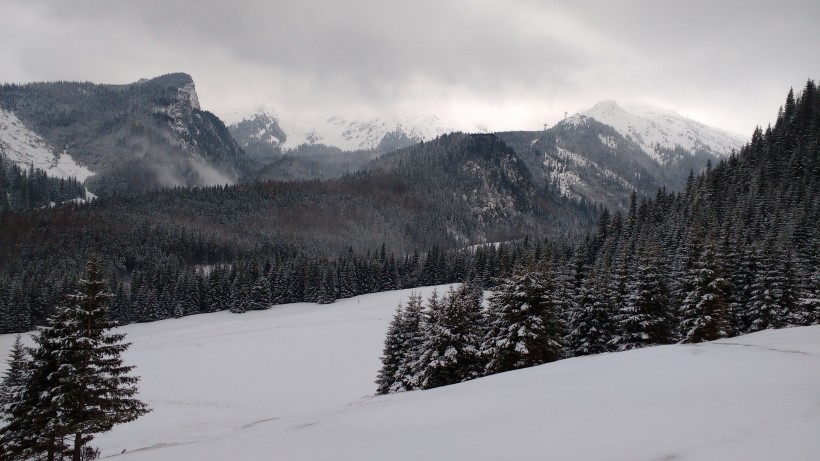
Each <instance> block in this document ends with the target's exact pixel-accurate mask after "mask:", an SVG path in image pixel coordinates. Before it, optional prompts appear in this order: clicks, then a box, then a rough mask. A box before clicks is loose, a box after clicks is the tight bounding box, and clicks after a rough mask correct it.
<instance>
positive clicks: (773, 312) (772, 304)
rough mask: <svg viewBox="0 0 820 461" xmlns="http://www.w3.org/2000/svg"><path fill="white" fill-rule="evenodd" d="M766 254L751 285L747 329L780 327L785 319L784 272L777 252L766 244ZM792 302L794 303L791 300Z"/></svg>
mask: <svg viewBox="0 0 820 461" xmlns="http://www.w3.org/2000/svg"><path fill="white" fill-rule="evenodd" d="M766 253H767V255H764V257H762V258H761V264H760V266H759V267H758V271H757V273H756V274H755V277H754V281H753V282H752V287H751V299H750V302H749V307H748V316H749V319H750V321H751V324H750V326H749V331H752V332H754V331H760V330H766V329H769V328H782V327H783V325H784V324H785V320H786V309H785V306H784V303H783V301H784V299H783V291H784V290H783V289H784V284H785V277H784V274H783V273H782V272H781V270H780V267H779V265H780V261H778V255H777V252H776V251H775V250H774V249H773V248H772V247H771V245H769V246H768V249H767V251H766ZM792 304H794V302H793V300H792Z"/></svg>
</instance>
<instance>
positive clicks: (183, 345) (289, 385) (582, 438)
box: [0, 287, 820, 461]
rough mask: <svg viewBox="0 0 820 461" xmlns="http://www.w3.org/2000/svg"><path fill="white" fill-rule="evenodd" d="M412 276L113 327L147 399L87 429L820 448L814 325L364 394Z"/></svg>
mask: <svg viewBox="0 0 820 461" xmlns="http://www.w3.org/2000/svg"><path fill="white" fill-rule="evenodd" d="M432 289H433V288H423V289H420V290H417V291H421V292H422V295H423V296H424V298H425V300H426V298H427V296H429V294H430V293H431V292H432ZM445 290H446V287H439V292H440V293H443V292H444V291H445ZM410 291H411V290H403V291H394V292H387V293H378V294H373V295H366V296H361V297H357V298H352V299H345V300H339V301H337V302H336V303H334V304H330V305H324V306H320V305H313V304H293V305H286V306H277V307H274V308H272V309H270V310H267V311H258V312H249V313H246V314H242V315H236V314H231V313H228V312H220V313H216V314H206V315H199V316H192V317H186V318H183V319H177V320H165V321H160V322H155V323H149V324H137V325H128V326H126V327H123V330H124V331H125V332H126V333H127V334H128V336H127V340H129V341H131V342H133V345H132V347H131V349H130V350H129V351H128V353H127V354H126V357H125V360H126V363H128V364H133V365H136V366H137V367H138V368H137V370H136V374H138V375H140V376H142V381H141V385H140V388H141V398H142V399H143V400H145V401H146V402H147V403H148V404H149V405H150V406H151V407H152V408H153V410H154V411H153V412H152V413H150V414H148V415H146V416H144V417H142V418H141V419H139V420H137V421H135V422H132V423H129V424H126V425H123V426H118V427H116V428H115V429H114V430H113V431H112V432H110V433H108V434H104V435H101V436H98V438H97V439H96V440H95V441H94V442H93V444H95V445H96V446H99V447H100V448H101V449H102V452H103V456H104V457H113V458H116V459H121V460H123V461H131V460H156V461H164V460H225V459H243V460H253V459H287V460H320V459H328V460H347V459H350V460H383V459H390V460H405V459H406V460H411V459H414V460H418V459H428V460H437V459H446V460H456V459H480V460H482V459H483V460H502V459H524V460H527V459H539V460H540V459H567V460H570V459H571V460H630V461H634V460H772V459H782V460H815V461H816V460H817V459H819V458H818V456H817V454H818V453H820V437H818V435H820V326H814V327H804V328H792V329H786V330H776V331H765V332H761V333H756V334H752V335H747V336H743V337H737V338H731V339H727V340H723V341H718V342H714V343H705V344H698V345H672V346H662V347H653V348H647V349H641V350H634V351H629V352H623V353H614V354H602V355H598V356H590V357H582V358H575V359H568V360H563V361H559V362H555V363H552V364H547V365H543V366H539V367H534V368H530V369H526V370H519V371H515V372H510V373H503V374H499V375H495V376H490V377H487V378H482V379H479V380H475V381H470V382H467V383H462V384H458V385H454V386H448V387H443V388H439V389H434V390H429V391H414V392H408V393H403V394H397V395H390V396H379V397H374V396H373V393H374V391H375V383H374V382H373V381H374V380H375V377H376V373H377V371H378V369H379V367H380V362H379V356H380V354H381V348H382V342H383V340H384V333H385V331H386V329H387V325H388V323H389V321H390V319H391V318H392V315H393V313H394V311H395V308H396V305H397V304H398V303H399V301H400V300H401V301H402V302H404V301H406V300H407V298H408V296H409V294H410ZM13 339H14V337H13V335H4V336H0V353H2V355H3V359H5V357H6V356H7V355H8V350H9V348H10V346H11V343H12V341H13ZM0 368H5V362H3V363H2V365H0ZM123 449H126V450H127V451H126V453H125V454H123V455H120V454H119V453H120V452H121V451H122V450H123Z"/></svg>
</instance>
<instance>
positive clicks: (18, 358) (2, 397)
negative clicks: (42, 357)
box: [0, 334, 29, 420]
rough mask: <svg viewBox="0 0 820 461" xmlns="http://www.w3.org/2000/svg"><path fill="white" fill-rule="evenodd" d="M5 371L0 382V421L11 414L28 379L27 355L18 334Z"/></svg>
mask: <svg viewBox="0 0 820 461" xmlns="http://www.w3.org/2000/svg"><path fill="white" fill-rule="evenodd" d="M6 364H7V367H8V368H7V369H6V372H5V373H4V374H3V378H2V379H1V380H0V420H4V419H6V418H7V417H8V416H9V415H10V414H11V407H12V405H14V403H15V402H17V401H18V400H19V399H20V398H21V393H22V391H23V389H24V387H25V384H26V381H27V379H28V366H29V360H28V354H27V353H26V349H25V348H24V347H23V341H22V340H21V339H20V335H19V334H18V335H17V337H16V338H14V344H12V346H11V351H10V352H9V358H8V360H7V361H6Z"/></svg>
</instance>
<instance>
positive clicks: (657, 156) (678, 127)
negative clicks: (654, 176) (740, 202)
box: [563, 101, 748, 164]
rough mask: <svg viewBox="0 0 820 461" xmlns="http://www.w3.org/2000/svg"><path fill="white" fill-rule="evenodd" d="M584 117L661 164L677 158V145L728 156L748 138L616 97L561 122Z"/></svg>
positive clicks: (582, 121) (690, 151)
mask: <svg viewBox="0 0 820 461" xmlns="http://www.w3.org/2000/svg"><path fill="white" fill-rule="evenodd" d="M587 118H590V119H594V120H596V121H598V122H600V123H603V124H604V125H609V126H611V127H612V128H614V129H615V130H616V131H617V132H618V133H620V134H621V135H622V136H623V137H624V138H627V139H631V140H632V141H634V142H635V143H637V144H638V145H639V146H640V147H641V149H642V150H643V151H644V152H646V154H647V155H649V156H650V157H652V159H654V160H655V161H657V162H658V163H660V164H666V163H669V162H673V163H674V162H675V161H676V160H678V159H679V157H680V155H681V153H680V151H679V150H678V151H676V149H677V148H680V149H683V150H685V151H687V152H689V153H695V152H704V153H708V154H712V155H716V156H727V155H729V154H730V153H731V152H732V151H733V150H739V149H740V147H742V146H743V145H744V144H745V143H746V142H747V141H748V139H746V138H745V137H743V136H741V135H739V134H735V133H732V132H729V131H726V130H722V129H719V128H714V127H710V126H707V125H704V124H702V123H700V122H697V121H695V120H692V119H690V118H687V117H684V116H682V115H680V114H678V113H677V112H674V111H670V110H667V109H662V108H658V107H653V106H649V105H626V106H621V105H619V104H618V103H616V102H615V101H603V102H599V103H598V104H596V105H594V106H593V107H592V108H591V109H589V110H586V111H583V112H580V113H578V114H576V115H573V116H572V117H569V118H567V119H566V120H565V121H564V122H563V123H570V124H574V125H579V124H583V123H585V119H587Z"/></svg>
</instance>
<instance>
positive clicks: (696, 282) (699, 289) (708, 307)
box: [680, 243, 731, 343]
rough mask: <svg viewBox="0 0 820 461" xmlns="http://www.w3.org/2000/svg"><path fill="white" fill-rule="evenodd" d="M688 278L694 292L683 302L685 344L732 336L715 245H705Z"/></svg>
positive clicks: (682, 321)
mask: <svg viewBox="0 0 820 461" xmlns="http://www.w3.org/2000/svg"><path fill="white" fill-rule="evenodd" d="M687 279H688V280H687V282H686V285H687V286H689V287H691V291H690V292H689V293H688V294H687V295H686V298H685V299H684V300H683V303H682V305H681V313H680V315H681V328H682V330H683V341H684V342H687V343H698V342H702V341H712V340H715V339H720V338H725V337H727V336H729V335H730V333H731V329H730V325H729V318H728V308H727V305H726V300H725V299H724V296H723V286H724V284H725V283H726V281H725V279H724V278H723V275H722V274H721V270H720V264H719V261H718V257H717V255H716V254H715V248H714V245H713V244H711V243H709V244H707V245H706V246H705V249H704V250H703V252H702V253H701V254H700V255H699V257H698V259H697V260H696V262H695V264H694V266H693V267H692V269H691V270H690V271H689V274H688V277H687Z"/></svg>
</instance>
